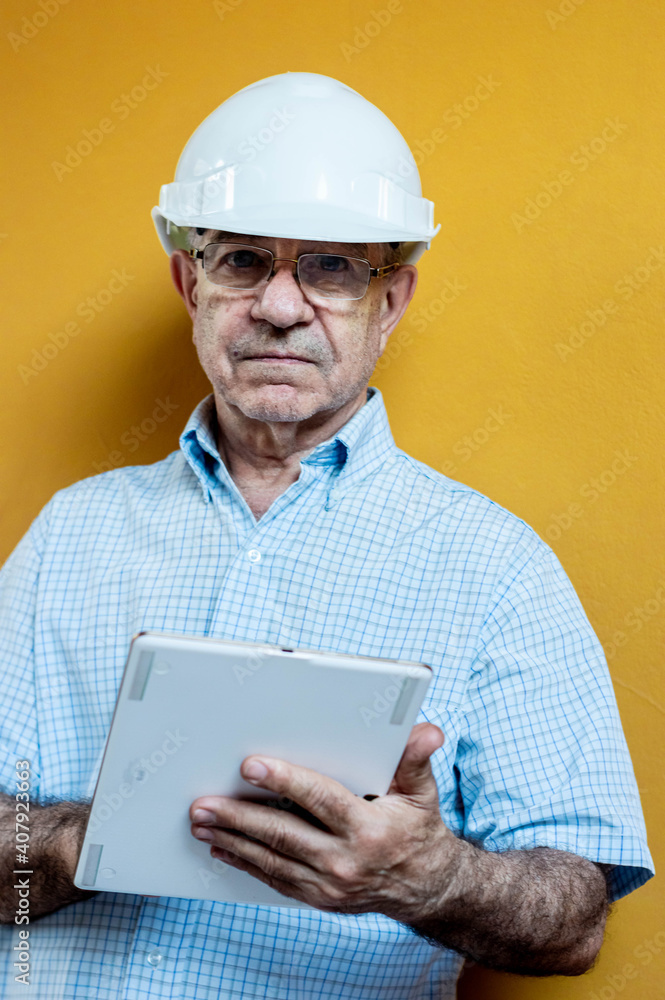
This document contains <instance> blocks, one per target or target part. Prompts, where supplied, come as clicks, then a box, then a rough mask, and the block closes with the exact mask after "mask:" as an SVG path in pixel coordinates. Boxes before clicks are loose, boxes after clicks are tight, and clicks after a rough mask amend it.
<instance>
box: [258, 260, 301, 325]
mask: <svg viewBox="0 0 665 1000" xmlns="http://www.w3.org/2000/svg"><path fill="white" fill-rule="evenodd" d="M250 315H251V317H252V319H263V320H266V321H267V322H268V323H271V324H272V325H273V326H277V327H283V328H287V327H290V326H295V325H296V324H298V323H311V322H312V320H313V319H314V309H313V308H312V305H311V303H310V302H309V301H308V299H307V298H306V296H305V294H304V293H303V291H302V289H301V288H300V286H299V285H298V282H297V281H296V279H295V264H294V263H292V262H291V261H289V260H276V261H275V262H274V264H273V276H272V278H269V279H268V282H267V284H265V285H262V286H260V290H259V291H258V292H257V294H256V298H255V300H254V303H253V305H252V308H251V310H250Z"/></svg>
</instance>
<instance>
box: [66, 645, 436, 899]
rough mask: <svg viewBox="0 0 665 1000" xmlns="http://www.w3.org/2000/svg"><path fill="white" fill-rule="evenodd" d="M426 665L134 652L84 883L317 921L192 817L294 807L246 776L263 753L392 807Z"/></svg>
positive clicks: (83, 865) (85, 858)
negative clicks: (203, 801)
mask: <svg viewBox="0 0 665 1000" xmlns="http://www.w3.org/2000/svg"><path fill="white" fill-rule="evenodd" d="M431 676H432V672H431V669H430V667H428V666H427V665H426V664H423V663H412V662H406V661H398V660H384V659H378V658H374V657H365V656H352V655H343V654H337V653H328V652H319V651H316V650H310V649H283V648H281V647H280V646H273V645H264V644H256V643H246V642H235V641H231V642H229V641H225V640H220V639H207V638H204V639H202V638H191V637H188V636H175V635H169V634H161V633H156V632H143V633H140V634H139V635H138V636H135V637H134V638H133V640H132V643H131V647H130V651H129V656H128V659H127V663H126V666H125V672H124V675H123V679H122V684H121V686H120V692H119V694H118V700H117V703H116V708H115V712H114V715H113V720H112V722H111V729H110V732H109V735H108V738H107V741H106V747H105V750H104V755H103V759H102V764H101V769H100V772H99V777H98V779H97V784H96V787H95V792H94V797H93V801H92V807H91V811H90V817H89V820H88V826H87V829H86V834H85V839H84V841H83V845H82V849H81V854H80V857H79V861H78V866H77V869H76V874H75V877H74V883H75V884H76V885H77V886H79V887H80V888H81V889H90V890H102V891H106V892H127V893H138V894H141V895H150V896H178V897H183V898H186V899H213V900H220V901H224V902H234V903H252V904H260V905H263V906H295V907H299V908H301V909H312V907H310V906H308V905H307V904H305V903H302V902H300V901H299V900H295V899H293V898H292V897H289V896H284V895H282V894H281V893H279V892H277V891H276V890H274V889H271V888H270V887H269V886H267V885H265V884H264V883H263V882H260V881H259V880H258V879H256V878H254V877H253V876H252V875H249V874H248V873H247V872H243V871H239V870H238V869H235V868H233V867H232V866H230V865H225V864H224V863H223V862H222V861H219V860H217V859H214V858H212V857H211V855H210V845H209V844H205V843H203V842H201V841H198V840H196V839H195V838H194V837H193V836H192V834H191V821H190V819H189V808H190V806H191V804H192V802H193V801H194V799H196V798H198V797H199V796H201V795H224V796H233V797H237V798H243V799H252V800H254V801H257V800H260V801H265V803H266V806H272V807H277V808H292V810H293V811H294V812H297V813H298V814H299V815H302V816H304V817H305V818H310V815H309V814H308V813H305V812H304V810H302V809H299V807H298V806H297V804H296V805H293V806H291V805H290V803H289V800H284V801H282V800H276V799H275V797H274V794H273V793H271V792H269V791H267V790H266V789H260V788H257V787H255V786H254V785H250V784H249V783H248V782H246V781H245V780H244V779H243V778H242V777H241V776H240V764H241V763H242V761H243V760H244V758H245V757H248V756H250V755H251V754H265V755H266V756H271V757H279V758H281V759H283V760H287V761H289V762H291V763H293V764H299V765H302V766H304V767H309V768H312V769H313V770H315V771H320V772H321V773H322V774H325V775H328V776H329V777H331V778H334V779H335V780H337V781H339V782H341V784H343V785H345V786H346V787H347V788H348V789H349V790H350V791H351V792H353V793H354V794H356V795H360V796H365V795H385V794H386V792H387V791H388V788H389V786H390V782H391V779H392V777H393V775H394V773H395V770H396V768H397V765H398V764H399V760H400V757H401V756H402V752H403V750H404V747H405V746H406V743H407V740H408V738H409V733H410V732H411V728H412V727H413V725H414V722H415V719H416V716H417V715H418V711H419V709H420V705H421V703H422V700H423V698H424V696H425V692H426V691H427V687H428V685H429V682H430V680H431Z"/></svg>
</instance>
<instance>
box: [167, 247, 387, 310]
mask: <svg viewBox="0 0 665 1000" xmlns="http://www.w3.org/2000/svg"><path fill="white" fill-rule="evenodd" d="M222 245H224V246H230V247H238V248H239V249H241V250H261V251H263V253H269V254H270V256H271V257H272V263H271V265H270V274H269V275H268V277H267V278H266V279H265V284H266V285H267V284H268V282H269V281H270V280H271V279H272V278H274V276H275V263H276V262H277V261H278V260H286V261H289V263H291V264H295V265H296V269H295V274H294V278H295V281H296V284H297V285H298V288H299V289H300V290H301V291H302V292H303V294H304V295H307V291H306V290H305V289H304V288H303V287H302V285H301V283H300V275H299V274H298V270H299V269H298V264H299V262H300V258H301V257H310V256H311V257H316V256H324V257H343V258H345V259H347V260H359V261H361V262H362V263H363V264H367V266H368V268H369V278H368V279H367V287H366V288H365V291H364V292H363V293H362V295H358V296H356V297H354V298H350V299H349V298H345V297H344V296H342V295H321V296H320V297H321V298H322V299H331V300H333V301H335V300H336V301H337V302H360V300H361V299H363V298H364V297H365V295H367V289H368V288H369V283H370V281H371V280H372V278H385V277H386V276H387V275H389V274H392V272H393V271H396V270H397V268H398V267H401V266H402V265H401V264H399V263H398V262H397V261H395V262H393V263H392V264H384V265H383V266H382V267H372V265H371V263H370V262H369V261H368V260H367V258H366V257H351V256H350V254H345V253H323V254H322V253H321V252H320V251H317V250H306V251H304V253H301V254H298V256H297V257H275V255H274V253H273V252H272V250H268V249H266V247H256V246H251V244H248V243H228V242H227V241H226V240H220V241H219V242H218V243H215V242H214V241H213V242H212V243H206V245H205V246H204V247H203V249H202V250H195V249H194V248H191V249H190V250H188V251H187V253H188V254H189V257H190V259H191V260H193V261H197V260H200V261H201V267H202V268H203V271H204V274H205V265H204V263H203V257H204V254H205V252H206V250H207V249H208V247H214V246H222ZM207 277H208V275H207V274H206V278H207ZM208 280H210V279H208ZM263 280H264V279H261V281H259V282H257V284H256V285H250V286H249V288H243V287H242V286H240V285H222V284H220V283H219V282H217V281H211V282H210V283H211V284H212V285H218V286H219V288H234V289H236V291H241V292H253V291H255V290H256V289H257V288H260V287H261V285H262V284H263ZM313 294H315V295H316V291H315V290H314V292H313Z"/></svg>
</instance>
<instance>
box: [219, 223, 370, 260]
mask: <svg viewBox="0 0 665 1000" xmlns="http://www.w3.org/2000/svg"><path fill="white" fill-rule="evenodd" d="M206 232H209V233H212V238H211V242H212V243H241V242H242V241H243V240H250V241H252V240H254V241H255V240H261V239H266V240H270V239H277V237H274V236H248V235H246V234H244V233H228V232H225V231H223V230H215V229H207V230H206ZM285 238H286V239H288V237H285ZM301 242H303V243H327V242H330V243H334V244H335V247H337V248H339V252H340V253H344V254H348V255H349V256H355V255H357V254H358V253H362V254H363V255H364V256H365V257H367V249H368V248H367V244H366V243H338V242H337V241H336V240H330V241H328V240H302V241H301ZM264 249H265V248H264ZM303 253H316V250H311V251H308V250H304V251H303Z"/></svg>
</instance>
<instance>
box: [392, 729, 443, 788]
mask: <svg viewBox="0 0 665 1000" xmlns="http://www.w3.org/2000/svg"><path fill="white" fill-rule="evenodd" d="M444 740H445V737H444V734H443V731H442V730H441V729H440V728H439V727H438V726H435V725H432V723H430V722H420V723H418V725H417V726H414V727H413V729H412V730H411V734H410V736H409V740H408V742H407V744H406V747H405V748H404V753H403V754H402V758H401V760H400V762H399V765H398V767H397V770H396V771H395V775H394V777H393V780H392V782H391V785H390V789H389V794H390V793H395V792H396V793H398V794H401V795H407V796H409V797H410V798H416V799H423V800H424V801H425V802H426V803H427V804H428V805H429V804H430V800H431V799H432V796H433V795H434V796H436V798H437V801H438V790H437V787H436V781H435V780H434V775H433V773H432V765H431V763H430V757H431V755H432V754H433V753H434V751H435V750H438V749H439V748H440V747H442V746H443V743H444Z"/></svg>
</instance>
